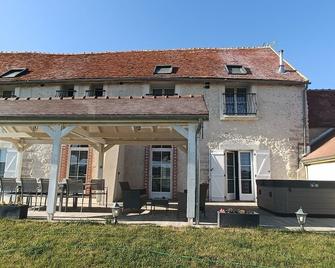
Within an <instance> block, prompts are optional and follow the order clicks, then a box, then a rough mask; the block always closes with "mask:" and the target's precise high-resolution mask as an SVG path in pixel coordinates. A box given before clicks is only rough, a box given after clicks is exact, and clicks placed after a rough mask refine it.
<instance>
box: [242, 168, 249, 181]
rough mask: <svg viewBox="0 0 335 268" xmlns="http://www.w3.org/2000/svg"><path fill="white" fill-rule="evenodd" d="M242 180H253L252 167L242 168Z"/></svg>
mask: <svg viewBox="0 0 335 268" xmlns="http://www.w3.org/2000/svg"><path fill="white" fill-rule="evenodd" d="M241 180H251V167H250V166H241Z"/></svg>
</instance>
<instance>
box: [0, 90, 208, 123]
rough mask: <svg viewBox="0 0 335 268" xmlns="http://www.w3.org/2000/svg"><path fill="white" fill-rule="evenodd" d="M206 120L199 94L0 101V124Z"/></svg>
mask: <svg viewBox="0 0 335 268" xmlns="http://www.w3.org/2000/svg"><path fill="white" fill-rule="evenodd" d="M78 118H81V119H87V120H92V119H93V120H94V119H97V120H98V119H101V120H109V119H110V120H118V119H124V118H127V119H129V118H132V119H138V118H146V119H148V118H152V119H162V120H164V119H183V118H184V119H196V118H199V119H204V120H207V119H208V110H207V107H206V104H205V100H204V98H203V96H202V95H196V96H171V97H151V96H146V97H131V96H130V97H98V98H94V97H84V98H63V99H62V98H44V99H43V98H8V99H0V123H1V121H2V122H4V121H7V120H35V119H37V120H44V119H45V120H47V119H64V120H72V119H78Z"/></svg>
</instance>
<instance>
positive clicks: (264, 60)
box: [0, 47, 306, 83]
mask: <svg viewBox="0 0 335 268" xmlns="http://www.w3.org/2000/svg"><path fill="white" fill-rule="evenodd" d="M156 65H172V66H173V67H174V70H175V72H174V73H172V74H154V68H155V66H156ZM225 65H243V66H244V67H246V68H247V69H248V70H250V72H248V74H246V75H236V74H228V72H227V70H226V68H225ZM285 65H286V69H287V70H288V71H287V72H286V73H285V74H279V73H278V67H279V57H278V55H277V53H276V52H275V51H274V50H273V49H272V48H271V47H259V48H235V49H224V48H221V49H219V48H213V49H175V50H157V51H129V52H106V53H87V54H45V53H29V52H27V53H7V52H6V53H0V74H3V73H5V72H6V71H8V70H10V69H13V68H28V73H27V74H25V75H22V76H20V77H16V78H0V83H1V82H8V81H12V82H17V81H59V80H77V79H81V80H85V79H86V80H95V79H110V80H128V79H129V80H142V79H189V78H192V79H194V78H200V79H257V80H279V81H291V82H305V81H306V79H305V78H304V77H303V76H302V75H300V74H299V73H298V72H296V71H295V70H293V69H292V67H291V66H290V65H289V64H287V63H286V64H285Z"/></svg>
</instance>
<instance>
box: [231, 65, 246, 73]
mask: <svg viewBox="0 0 335 268" xmlns="http://www.w3.org/2000/svg"><path fill="white" fill-rule="evenodd" d="M226 68H227V70H228V73H229V74H247V73H248V72H247V70H246V69H245V68H244V67H243V66H242V65H226Z"/></svg>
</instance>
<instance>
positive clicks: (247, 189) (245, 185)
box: [242, 181, 251, 194]
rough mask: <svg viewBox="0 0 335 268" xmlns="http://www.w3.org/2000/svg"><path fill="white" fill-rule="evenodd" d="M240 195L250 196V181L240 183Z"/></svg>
mask: <svg viewBox="0 0 335 268" xmlns="http://www.w3.org/2000/svg"><path fill="white" fill-rule="evenodd" d="M242 193H243V194H251V181H242Z"/></svg>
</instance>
